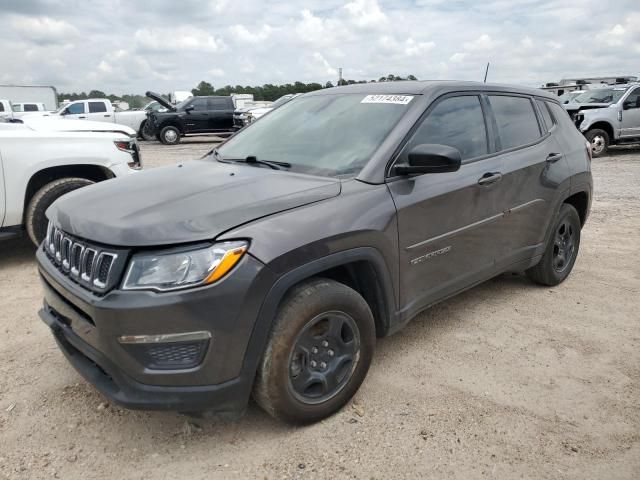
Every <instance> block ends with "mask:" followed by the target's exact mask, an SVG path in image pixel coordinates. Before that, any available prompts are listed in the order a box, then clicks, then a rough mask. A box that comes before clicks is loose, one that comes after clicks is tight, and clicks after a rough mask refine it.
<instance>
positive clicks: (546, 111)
mask: <svg viewBox="0 0 640 480" xmlns="http://www.w3.org/2000/svg"><path fill="white" fill-rule="evenodd" d="M536 103H537V104H538V109H539V110H540V113H542V118H543V119H544V124H545V125H546V126H547V130H551V128H553V120H552V119H551V114H550V113H549V109H548V108H547V105H546V104H547V102H543V101H542V100H536Z"/></svg>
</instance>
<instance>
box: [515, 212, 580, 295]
mask: <svg viewBox="0 0 640 480" xmlns="http://www.w3.org/2000/svg"><path fill="white" fill-rule="evenodd" d="M580 228H581V225H580V217H579V216H578V212H577V211H576V209H575V208H574V207H573V206H572V205H569V204H568V203H565V204H563V205H562V208H560V213H559V214H558V218H557V219H556V221H555V223H554V226H553V233H552V235H551V237H550V238H549V241H548V242H547V248H546V249H545V252H544V254H543V256H542V259H541V260H540V262H539V263H538V264H537V265H536V266H535V267H532V268H530V269H529V270H527V276H528V277H529V278H530V279H531V280H533V281H534V282H536V283H540V284H542V285H548V286H554V285H558V284H559V283H561V282H563V281H564V280H565V279H566V278H567V277H568V276H569V274H570V273H571V270H572V269H573V265H574V263H575V261H576V258H577V257H578V250H579V248H580Z"/></svg>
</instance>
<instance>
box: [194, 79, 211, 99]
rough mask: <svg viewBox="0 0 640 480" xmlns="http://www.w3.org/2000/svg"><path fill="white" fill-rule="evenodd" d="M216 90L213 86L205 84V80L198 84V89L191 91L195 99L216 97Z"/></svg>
mask: <svg viewBox="0 0 640 480" xmlns="http://www.w3.org/2000/svg"><path fill="white" fill-rule="evenodd" d="M214 92H215V89H214V88H213V85H211V84H210V83H209V82H205V81H204V80H203V81H202V82H200V83H199V84H198V86H197V87H196V88H194V89H193V90H191V93H192V94H193V95H194V96H195V97H200V96H206V95H214Z"/></svg>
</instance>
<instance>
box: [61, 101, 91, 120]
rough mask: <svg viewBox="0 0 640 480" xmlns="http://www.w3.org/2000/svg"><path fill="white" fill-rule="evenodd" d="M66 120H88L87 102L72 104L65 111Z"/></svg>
mask: <svg viewBox="0 0 640 480" xmlns="http://www.w3.org/2000/svg"><path fill="white" fill-rule="evenodd" d="M64 118H65V119H67V120H86V118H87V102H82V101H80V102H71V103H70V104H69V105H67V108H65V109H64Z"/></svg>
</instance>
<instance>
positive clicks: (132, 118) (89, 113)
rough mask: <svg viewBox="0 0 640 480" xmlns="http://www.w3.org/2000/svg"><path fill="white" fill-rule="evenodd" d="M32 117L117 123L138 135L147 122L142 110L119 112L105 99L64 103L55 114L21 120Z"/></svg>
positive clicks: (38, 114)
mask: <svg viewBox="0 0 640 480" xmlns="http://www.w3.org/2000/svg"><path fill="white" fill-rule="evenodd" d="M33 117H55V118H64V119H65V120H90V121H93V122H108V123H117V124H119V125H126V126H127V127H130V128H133V129H134V130H135V131H136V133H137V134H139V135H140V134H141V133H142V130H143V129H144V123H145V122H146V121H147V112H146V111H144V110H131V111H125V110H119V109H117V108H114V107H113V105H112V104H111V102H110V101H109V100H107V99H105V98H89V99H88V100H75V101H73V102H69V103H66V104H64V105H62V106H60V108H58V110H56V111H55V112H46V113H33V114H29V115H25V116H24V117H23V118H25V119H26V118H33Z"/></svg>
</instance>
